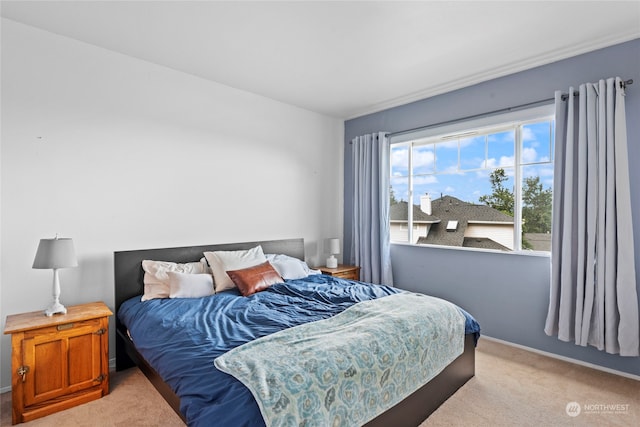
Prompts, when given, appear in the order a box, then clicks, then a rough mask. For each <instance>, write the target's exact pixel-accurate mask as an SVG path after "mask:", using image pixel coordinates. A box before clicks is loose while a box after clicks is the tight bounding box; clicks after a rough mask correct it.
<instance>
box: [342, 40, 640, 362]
mask: <svg viewBox="0 0 640 427" xmlns="http://www.w3.org/2000/svg"><path fill="white" fill-rule="evenodd" d="M615 76H620V77H622V78H623V79H633V80H634V84H633V85H631V86H629V87H628V88H627V98H626V108H627V131H628V140H629V141H628V142H629V153H628V156H629V159H630V173H631V199H632V200H631V202H632V209H633V217H634V222H635V225H636V226H635V229H634V238H635V257H636V266H637V267H636V269H637V272H636V274H640V168H639V167H637V166H636V164H635V163H636V162H637V161H638V160H640V39H636V40H632V41H630V42H627V43H622V44H619V45H616V46H612V47H609V48H605V49H600V50H597V51H594V52H590V53H587V54H583V55H579V56H576V57H573V58H569V59H566V60H562V61H558V62H555V63H552V64H548V65H544V66H540V67H536V68H533V69H530V70H527V71H523V72H519V73H516V74H512V75H508V76H505V77H501V78H497V79H494V80H490V81H487V82H484V83H481V84H477V85H474V86H470V87H467V88H464V89H460V90H456V91H454V92H449V93H446V94H443V95H438V96H434V97H432V98H428V99H424V100H421V101H416V102H413V103H410V104H406V105H402V106H399V107H395V108H391V109H388V110H385V111H381V112H378V113H374V114H370V115H366V116H362V117H358V118H355V119H351V120H348V121H347V122H346V123H345V156H344V158H345V179H344V183H345V191H344V194H345V200H344V246H345V257H344V259H345V261H347V262H348V261H349V259H350V254H351V251H350V247H351V239H352V228H351V213H352V209H353V203H352V184H353V176H352V168H351V151H350V145H349V141H351V139H353V138H354V137H356V136H358V135H363V134H366V133H371V132H378V131H386V132H398V131H403V130H408V129H414V128H418V127H422V126H428V125H431V124H437V123H441V122H445V121H448V120H455V119H459V118H464V117H468V116H472V115H476V114H483V113H487V112H491V111H495V110H500V109H503V108H508V107H513V106H518V105H523V104H527V103H531V102H536V101H539V100H543V99H548V98H552V97H553V94H554V91H555V90H562V91H567V90H568V88H569V86H578V85H579V84H581V83H584V82H595V81H597V80H599V79H601V78H607V77H615ZM391 261H392V267H393V275H394V282H395V285H396V286H397V287H399V288H402V289H408V290H411V291H415V292H422V293H425V294H430V295H434V296H439V297H442V298H446V299H448V300H450V301H453V302H455V303H457V304H459V305H460V306H462V307H463V308H465V309H466V310H468V311H469V312H470V313H472V314H473V315H474V316H475V317H476V318H477V319H478V321H479V322H480V325H481V326H482V330H483V333H484V334H486V335H487V336H491V337H494V338H498V339H502V340H505V341H509V342H512V343H516V344H520V345H524V346H527V347H532V348H535V349H538V350H542V351H546V352H550V353H554V354H557V355H560V356H564V357H570V358H573V359H578V360H581V361H583V362H587V363H592V364H595V365H599V366H602V367H606V368H610V369H615V370H618V371H623V372H627V373H630V374H633V375H640V358H638V357H620V356H616V355H610V354H607V353H605V352H601V351H598V350H597V349H595V348H592V347H580V346H576V345H575V344H573V343H565V342H562V341H559V340H558V339H557V338H555V337H549V336H547V335H545V333H544V331H543V328H544V322H545V318H546V314H547V306H548V303H549V277H550V259H549V257H546V256H531V255H517V254H508V253H505V254H501V253H488V252H479V251H467V250H455V249H448V248H434V247H417V246H410V245H399V244H398V245H392V246H391ZM637 283H638V280H636V284H637ZM639 293H640V291H639Z"/></svg>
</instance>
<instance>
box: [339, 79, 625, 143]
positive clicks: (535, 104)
mask: <svg viewBox="0 0 640 427" xmlns="http://www.w3.org/2000/svg"><path fill="white" fill-rule="evenodd" d="M620 84H621V86H622V88H623V89H624V88H626V87H627V86H629V85H632V84H633V80H632V79H629V80H623V81H622V82H620ZM574 95H575V96H578V94H577V93H576V94H574ZM568 97H569V95H568V94H563V95H562V100H563V101H566V100H567V98H568ZM554 101H555V98H547V99H542V100H540V101H534V102H529V103H526V104H521V105H516V106H515V107H507V108H501V109H499V110H494V111H489V112H488V113H480V114H474V115H472V116H466V117H461V118H459V119H453V120H447V121H445V122H440V123H434V124H432V125H427V126H420V127H417V128H412V129H406V130H401V131H397V132H390V133H387V136H388V137H392V136H398V135H404V134H407V133H412V132H418V131H422V130H427V129H431V128H435V127H440V126H446V125H452V124H455V123H459V122H466V121H468V120H473V119H481V118H484V117H489V116H494V115H496V114H503V113H509V112H512V111H518V110H524V109H525V108H533V107H539V106H541V105H545V104H550V103H552V102H554ZM349 144H351V141H349Z"/></svg>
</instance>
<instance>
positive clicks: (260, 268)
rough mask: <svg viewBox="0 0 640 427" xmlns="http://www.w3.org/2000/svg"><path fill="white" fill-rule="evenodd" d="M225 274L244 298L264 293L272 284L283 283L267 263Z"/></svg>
mask: <svg viewBox="0 0 640 427" xmlns="http://www.w3.org/2000/svg"><path fill="white" fill-rule="evenodd" d="M227 274H228V275H229V277H230V278H231V280H232V281H233V283H234V284H235V285H236V286H237V287H238V289H239V290H240V293H241V294H242V295H243V296H245V297H248V296H249V295H253V294H255V293H256V292H260V291H264V290H265V289H267V288H268V287H269V286H271V285H273V284H274V283H283V282H284V280H282V277H280V275H279V274H278V272H277V271H276V270H275V269H274V268H273V267H272V266H271V264H270V263H269V261H266V262H263V263H262V264H258V265H255V266H253V267H249V268H243V269H241V270H229V271H227Z"/></svg>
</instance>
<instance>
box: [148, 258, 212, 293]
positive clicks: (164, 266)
mask: <svg viewBox="0 0 640 427" xmlns="http://www.w3.org/2000/svg"><path fill="white" fill-rule="evenodd" d="M142 269H143V270H144V294H143V295H142V298H141V300H142V301H148V300H150V299H154V298H169V294H170V288H169V276H168V275H167V273H168V272H169V271H176V272H179V273H188V274H202V273H207V267H206V263H202V262H188V263H186V264H178V263H175V262H169V261H151V260H144V261H142Z"/></svg>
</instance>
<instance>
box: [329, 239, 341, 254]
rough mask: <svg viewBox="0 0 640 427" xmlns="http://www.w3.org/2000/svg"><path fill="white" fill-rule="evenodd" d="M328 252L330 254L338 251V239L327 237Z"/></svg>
mask: <svg viewBox="0 0 640 427" xmlns="http://www.w3.org/2000/svg"><path fill="white" fill-rule="evenodd" d="M329 253H330V254H339V253H340V239H329Z"/></svg>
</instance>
